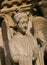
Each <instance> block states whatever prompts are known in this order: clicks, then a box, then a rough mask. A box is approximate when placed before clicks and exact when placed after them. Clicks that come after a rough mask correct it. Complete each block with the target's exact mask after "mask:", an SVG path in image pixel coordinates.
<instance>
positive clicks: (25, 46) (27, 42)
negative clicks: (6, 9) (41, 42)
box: [2, 12, 39, 65]
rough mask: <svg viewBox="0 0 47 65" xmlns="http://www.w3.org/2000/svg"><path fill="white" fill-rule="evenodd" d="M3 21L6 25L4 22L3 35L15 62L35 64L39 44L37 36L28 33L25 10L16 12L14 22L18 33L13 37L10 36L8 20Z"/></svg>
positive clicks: (22, 64) (24, 64)
mask: <svg viewBox="0 0 47 65" xmlns="http://www.w3.org/2000/svg"><path fill="white" fill-rule="evenodd" d="M3 23H4V25H5V26H3V24H2V36H3V41H4V43H5V48H6V52H7V55H8V57H10V56H9V52H10V55H11V57H12V60H13V61H14V62H18V63H19V64H20V65H29V64H30V65H33V63H32V61H33V60H34V59H36V58H37V55H38V52H39V46H38V44H37V41H36V39H35V37H34V36H33V35H32V34H29V33H27V29H28V16H27V14H26V13H24V12H22V13H17V14H15V16H14V23H15V24H16V26H15V28H16V29H15V30H16V35H14V36H13V37H12V38H11V37H10V33H9V27H8V24H7V21H6V20H4V21H3ZM6 24H7V25H6ZM5 29H6V31H5ZM7 46H8V47H9V49H8V47H7ZM8 50H9V51H8Z"/></svg>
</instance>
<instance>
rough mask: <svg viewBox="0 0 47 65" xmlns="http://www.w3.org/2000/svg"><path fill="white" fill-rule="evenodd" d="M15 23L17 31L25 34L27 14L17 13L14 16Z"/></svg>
mask: <svg viewBox="0 0 47 65" xmlns="http://www.w3.org/2000/svg"><path fill="white" fill-rule="evenodd" d="M14 20H15V23H17V29H18V30H19V31H20V32H22V33H25V32H26V30H27V27H28V17H27V14H26V13H24V12H22V13H17V14H16V15H15V16H14Z"/></svg>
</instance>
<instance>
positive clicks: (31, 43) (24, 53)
mask: <svg viewBox="0 0 47 65" xmlns="http://www.w3.org/2000/svg"><path fill="white" fill-rule="evenodd" d="M9 48H10V53H11V56H12V59H13V60H14V61H15V62H16V61H19V60H20V59H22V58H23V57H26V58H28V57H30V59H31V60H32V57H33V55H34V54H37V53H38V45H37V41H36V39H35V38H34V37H33V36H32V35H31V36H28V35H22V34H21V33H20V34H16V35H15V36H14V37H13V38H12V39H11V40H10V42H9Z"/></svg>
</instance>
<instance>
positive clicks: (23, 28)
mask: <svg viewBox="0 0 47 65" xmlns="http://www.w3.org/2000/svg"><path fill="white" fill-rule="evenodd" d="M18 27H19V29H20V30H21V31H22V32H26V30H27V27H28V20H27V19H26V18H21V19H20V20H19V23H18Z"/></svg>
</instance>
